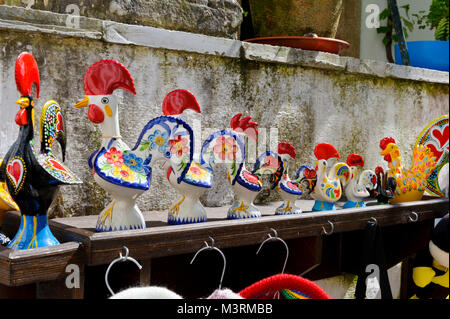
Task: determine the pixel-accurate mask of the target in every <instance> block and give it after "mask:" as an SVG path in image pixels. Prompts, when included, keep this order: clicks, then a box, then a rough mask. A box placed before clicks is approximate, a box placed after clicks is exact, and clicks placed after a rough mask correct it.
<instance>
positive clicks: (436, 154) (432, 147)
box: [426, 143, 444, 162]
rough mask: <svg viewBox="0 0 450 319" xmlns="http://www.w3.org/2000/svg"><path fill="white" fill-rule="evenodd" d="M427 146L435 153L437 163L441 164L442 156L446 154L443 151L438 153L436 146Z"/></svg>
mask: <svg viewBox="0 0 450 319" xmlns="http://www.w3.org/2000/svg"><path fill="white" fill-rule="evenodd" d="M426 146H427V147H429V148H430V150H431V151H432V152H433V154H434V156H435V157H436V162H439V160H440V158H441V156H442V154H444V152H443V151H438V150H437V148H436V146H434V145H433V144H431V143H430V144H427V145H426Z"/></svg>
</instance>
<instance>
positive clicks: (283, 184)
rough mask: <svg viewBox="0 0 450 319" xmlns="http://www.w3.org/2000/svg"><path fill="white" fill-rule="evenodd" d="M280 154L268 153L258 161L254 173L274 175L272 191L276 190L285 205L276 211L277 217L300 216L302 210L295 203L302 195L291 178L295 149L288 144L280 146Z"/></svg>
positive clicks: (284, 143) (280, 144)
mask: <svg viewBox="0 0 450 319" xmlns="http://www.w3.org/2000/svg"><path fill="white" fill-rule="evenodd" d="M277 151H278V152H277V153H275V152H272V151H266V152H265V153H264V154H262V155H261V156H260V157H259V158H258V159H257V161H256V163H255V166H254V169H253V173H254V174H256V175H258V176H260V175H261V173H264V172H265V171H268V172H269V173H271V174H272V180H271V184H272V189H274V188H275V189H276V190H277V191H278V192H279V194H280V196H281V198H282V199H283V203H282V204H281V205H280V206H279V207H277V209H276V210H275V215H291V214H300V213H302V210H301V208H300V207H298V206H297V205H296V203H295V201H296V199H297V198H298V196H300V195H302V191H301V190H300V189H299V185H298V183H297V182H296V181H292V180H291V179H290V177H289V159H295V157H296V153H295V148H294V147H293V146H292V145H291V144H290V143H288V142H281V143H279V144H278V150H277Z"/></svg>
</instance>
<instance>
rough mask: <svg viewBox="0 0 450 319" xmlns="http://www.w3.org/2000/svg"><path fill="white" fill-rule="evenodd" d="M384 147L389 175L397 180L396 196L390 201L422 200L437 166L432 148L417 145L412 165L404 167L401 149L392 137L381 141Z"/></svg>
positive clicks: (383, 151)
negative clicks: (407, 167)
mask: <svg viewBox="0 0 450 319" xmlns="http://www.w3.org/2000/svg"><path fill="white" fill-rule="evenodd" d="M380 148H381V149H382V151H381V153H380V155H383V156H384V160H385V161H386V162H388V166H389V171H388V177H389V176H392V177H393V178H394V179H395V182H396V184H397V185H396V189H395V192H394V198H393V199H391V200H390V201H389V202H390V203H401V202H409V201H417V200H421V199H422V196H423V193H424V191H425V189H426V185H427V178H428V177H429V175H430V174H431V172H432V171H433V170H434V169H435V167H436V157H435V156H434V154H433V152H432V151H431V149H430V148H428V147H426V146H424V145H416V146H415V147H414V151H413V160H412V166H411V168H410V169H406V168H404V167H403V163H402V158H401V154H400V150H399V148H398V146H397V144H396V143H395V140H394V139H393V138H392V137H385V138H384V139H382V140H381V141H380Z"/></svg>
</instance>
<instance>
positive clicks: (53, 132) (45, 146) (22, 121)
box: [0, 52, 81, 249]
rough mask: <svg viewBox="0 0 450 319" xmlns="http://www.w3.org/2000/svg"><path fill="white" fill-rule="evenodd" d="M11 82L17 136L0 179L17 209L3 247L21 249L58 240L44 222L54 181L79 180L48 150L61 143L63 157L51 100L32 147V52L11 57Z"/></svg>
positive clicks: (35, 75) (58, 116) (35, 80)
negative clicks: (13, 63) (14, 87)
mask: <svg viewBox="0 0 450 319" xmlns="http://www.w3.org/2000/svg"><path fill="white" fill-rule="evenodd" d="M15 76H16V84H17V89H18V91H19V92H20V94H21V98H20V99H19V100H17V104H19V106H20V110H19V112H18V113H17V115H16V123H17V124H18V125H19V126H20V130H19V136H18V138H17V140H16V142H15V143H14V144H13V145H12V146H11V147H10V149H9V150H8V152H7V154H6V156H5V157H4V160H3V163H2V165H1V166H0V181H1V182H3V181H6V185H7V188H8V191H9V194H11V197H12V199H13V200H14V201H15V202H16V203H17V206H18V207H19V209H20V212H21V214H22V217H21V223H20V227H19V230H18V232H17V234H16V236H15V237H14V238H13V239H12V241H11V242H10V243H9V245H8V247H9V248H14V249H27V248H37V247H46V246H52V245H57V244H59V242H58V240H57V239H56V238H55V237H54V236H53V234H52V233H51V231H50V228H49V227H48V221H47V210H48V208H49V207H50V205H51V203H52V202H53V200H54V199H55V197H56V195H57V193H58V190H59V186H60V185H71V184H80V183H81V181H80V180H79V179H78V177H76V176H75V175H74V174H73V173H72V172H71V171H70V170H69V169H68V168H66V167H65V166H64V165H63V164H62V163H61V162H60V161H59V160H58V159H56V157H55V156H54V155H53V153H52V146H53V142H54V141H55V140H56V141H58V142H59V144H60V145H61V150H62V157H63V161H64V158H65V152H66V136H65V127H64V120H63V116H62V110H61V108H60V107H59V105H58V103H57V102H55V101H48V102H47V103H46V104H45V105H44V107H43V108H42V112H41V117H40V134H41V148H40V152H39V153H36V152H35V150H34V130H33V128H34V100H33V98H32V97H31V87H32V85H33V84H35V86H36V96H37V97H39V88H40V86H39V69H38V66H37V63H36V61H35V59H34V57H33V56H32V55H31V54H30V53H28V52H23V53H21V54H20V55H19V56H18V58H17V61H16V72H15Z"/></svg>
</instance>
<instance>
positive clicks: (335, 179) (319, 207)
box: [297, 143, 351, 211]
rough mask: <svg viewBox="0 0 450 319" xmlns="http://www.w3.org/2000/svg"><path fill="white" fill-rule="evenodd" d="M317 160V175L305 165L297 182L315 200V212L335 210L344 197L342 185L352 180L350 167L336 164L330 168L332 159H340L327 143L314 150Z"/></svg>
mask: <svg viewBox="0 0 450 319" xmlns="http://www.w3.org/2000/svg"><path fill="white" fill-rule="evenodd" d="M314 155H315V156H316V158H317V161H316V167H315V174H311V167H310V166H308V165H303V166H302V167H300V169H299V170H298V171H297V180H298V183H299V185H300V186H299V187H300V189H301V190H307V191H308V192H309V193H310V194H311V197H312V198H313V199H315V203H314V207H313V211H323V210H335V209H336V206H335V204H334V203H335V202H336V201H338V200H339V199H340V198H341V196H342V188H341V183H342V184H343V185H345V184H347V183H348V182H349V180H350V174H351V173H350V167H349V166H348V165H347V164H346V163H336V164H334V165H333V166H332V167H331V168H328V166H329V163H328V160H329V159H330V158H340V155H339V152H338V151H337V150H336V148H335V147H334V146H333V145H331V144H327V143H320V144H318V145H317V146H316V147H315V148H314Z"/></svg>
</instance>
